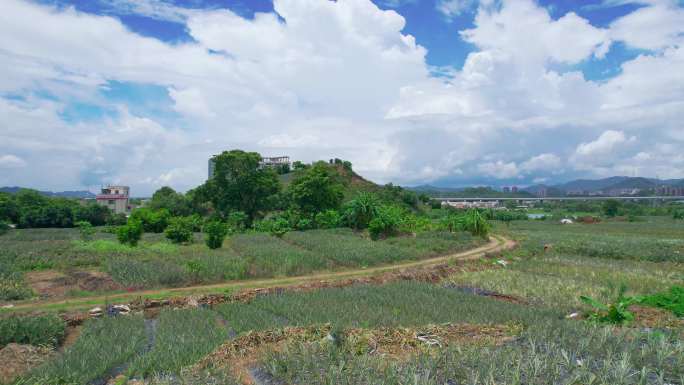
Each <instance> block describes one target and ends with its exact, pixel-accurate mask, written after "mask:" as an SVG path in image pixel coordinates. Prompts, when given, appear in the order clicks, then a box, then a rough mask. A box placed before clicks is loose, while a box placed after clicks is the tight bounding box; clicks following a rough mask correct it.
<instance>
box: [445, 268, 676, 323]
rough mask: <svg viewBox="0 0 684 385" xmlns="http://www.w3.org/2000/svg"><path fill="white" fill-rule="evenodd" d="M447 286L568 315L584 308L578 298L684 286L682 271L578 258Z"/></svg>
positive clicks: (604, 298) (465, 276)
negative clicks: (501, 296)
mask: <svg viewBox="0 0 684 385" xmlns="http://www.w3.org/2000/svg"><path fill="white" fill-rule="evenodd" d="M451 282H453V283H454V284H456V285H460V286H474V287H480V288H484V289H488V290H492V291H496V292H499V293H503V294H508V295H514V296H519V297H523V298H526V299H529V300H531V301H532V302H535V303H539V304H543V305H546V306H555V307H558V308H562V309H564V310H566V311H571V310H577V309H580V308H585V306H584V305H583V304H582V302H581V301H580V300H579V296H580V295H586V296H590V297H592V298H596V299H598V300H599V301H601V302H604V303H606V302H609V301H611V300H613V299H614V298H615V293H616V290H617V289H618V288H619V287H620V286H621V285H625V286H626V287H627V288H628V293H627V294H628V295H642V294H654V293H657V292H660V291H663V290H667V289H668V288H669V287H670V286H672V285H677V284H682V283H684V266H682V265H676V264H669V263H653V262H640V261H616V260H611V259H599V258H587V257H580V256H576V255H574V256H557V255H548V256H532V257H526V258H524V259H522V260H520V261H517V262H514V263H513V264H511V265H509V266H508V267H507V268H505V269H496V270H486V271H478V272H469V273H462V274H458V275H455V276H454V277H452V278H451Z"/></svg>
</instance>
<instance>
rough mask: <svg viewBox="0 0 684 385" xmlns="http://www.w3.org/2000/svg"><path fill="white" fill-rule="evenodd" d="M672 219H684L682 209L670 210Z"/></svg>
mask: <svg viewBox="0 0 684 385" xmlns="http://www.w3.org/2000/svg"><path fill="white" fill-rule="evenodd" d="M672 218H673V219H684V210H674V211H673V212H672Z"/></svg>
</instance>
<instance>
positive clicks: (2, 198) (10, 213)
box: [0, 192, 19, 223]
mask: <svg viewBox="0 0 684 385" xmlns="http://www.w3.org/2000/svg"><path fill="white" fill-rule="evenodd" d="M18 218H19V205H18V204H17V201H16V200H15V199H14V196H12V195H10V194H8V193H4V192H0V221H14V222H15V223H16V222H17V219H18Z"/></svg>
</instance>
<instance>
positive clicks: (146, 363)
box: [127, 310, 228, 377]
mask: <svg viewBox="0 0 684 385" xmlns="http://www.w3.org/2000/svg"><path fill="white" fill-rule="evenodd" d="M227 338H228V334H227V330H226V328H225V327H224V326H222V325H221V324H220V323H219V320H218V317H217V315H216V313H214V312H212V311H208V310H207V311H201V310H169V311H163V312H162V313H161V314H160V316H159V318H158V324H157V326H156V333H155V337H154V346H153V347H152V349H151V350H150V351H148V352H145V353H144V354H140V355H138V356H137V357H136V358H135V359H134V360H133V361H132V363H131V365H130V367H129V368H128V371H127V372H128V374H129V375H131V376H142V377H150V376H151V375H152V374H154V373H178V372H179V371H180V369H181V368H182V367H184V366H188V365H190V364H192V363H194V362H196V361H197V360H199V359H200V358H202V357H204V356H205V355H206V354H208V353H209V352H211V351H212V350H214V348H216V347H217V346H218V345H219V344H221V343H222V342H224V341H225V340H226V339H227Z"/></svg>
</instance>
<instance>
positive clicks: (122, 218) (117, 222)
mask: <svg viewBox="0 0 684 385" xmlns="http://www.w3.org/2000/svg"><path fill="white" fill-rule="evenodd" d="M127 221H128V218H127V217H126V214H124V213H117V214H114V213H112V215H110V216H109V217H108V218H107V221H106V224H107V226H122V225H125V224H126V222H127Z"/></svg>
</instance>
